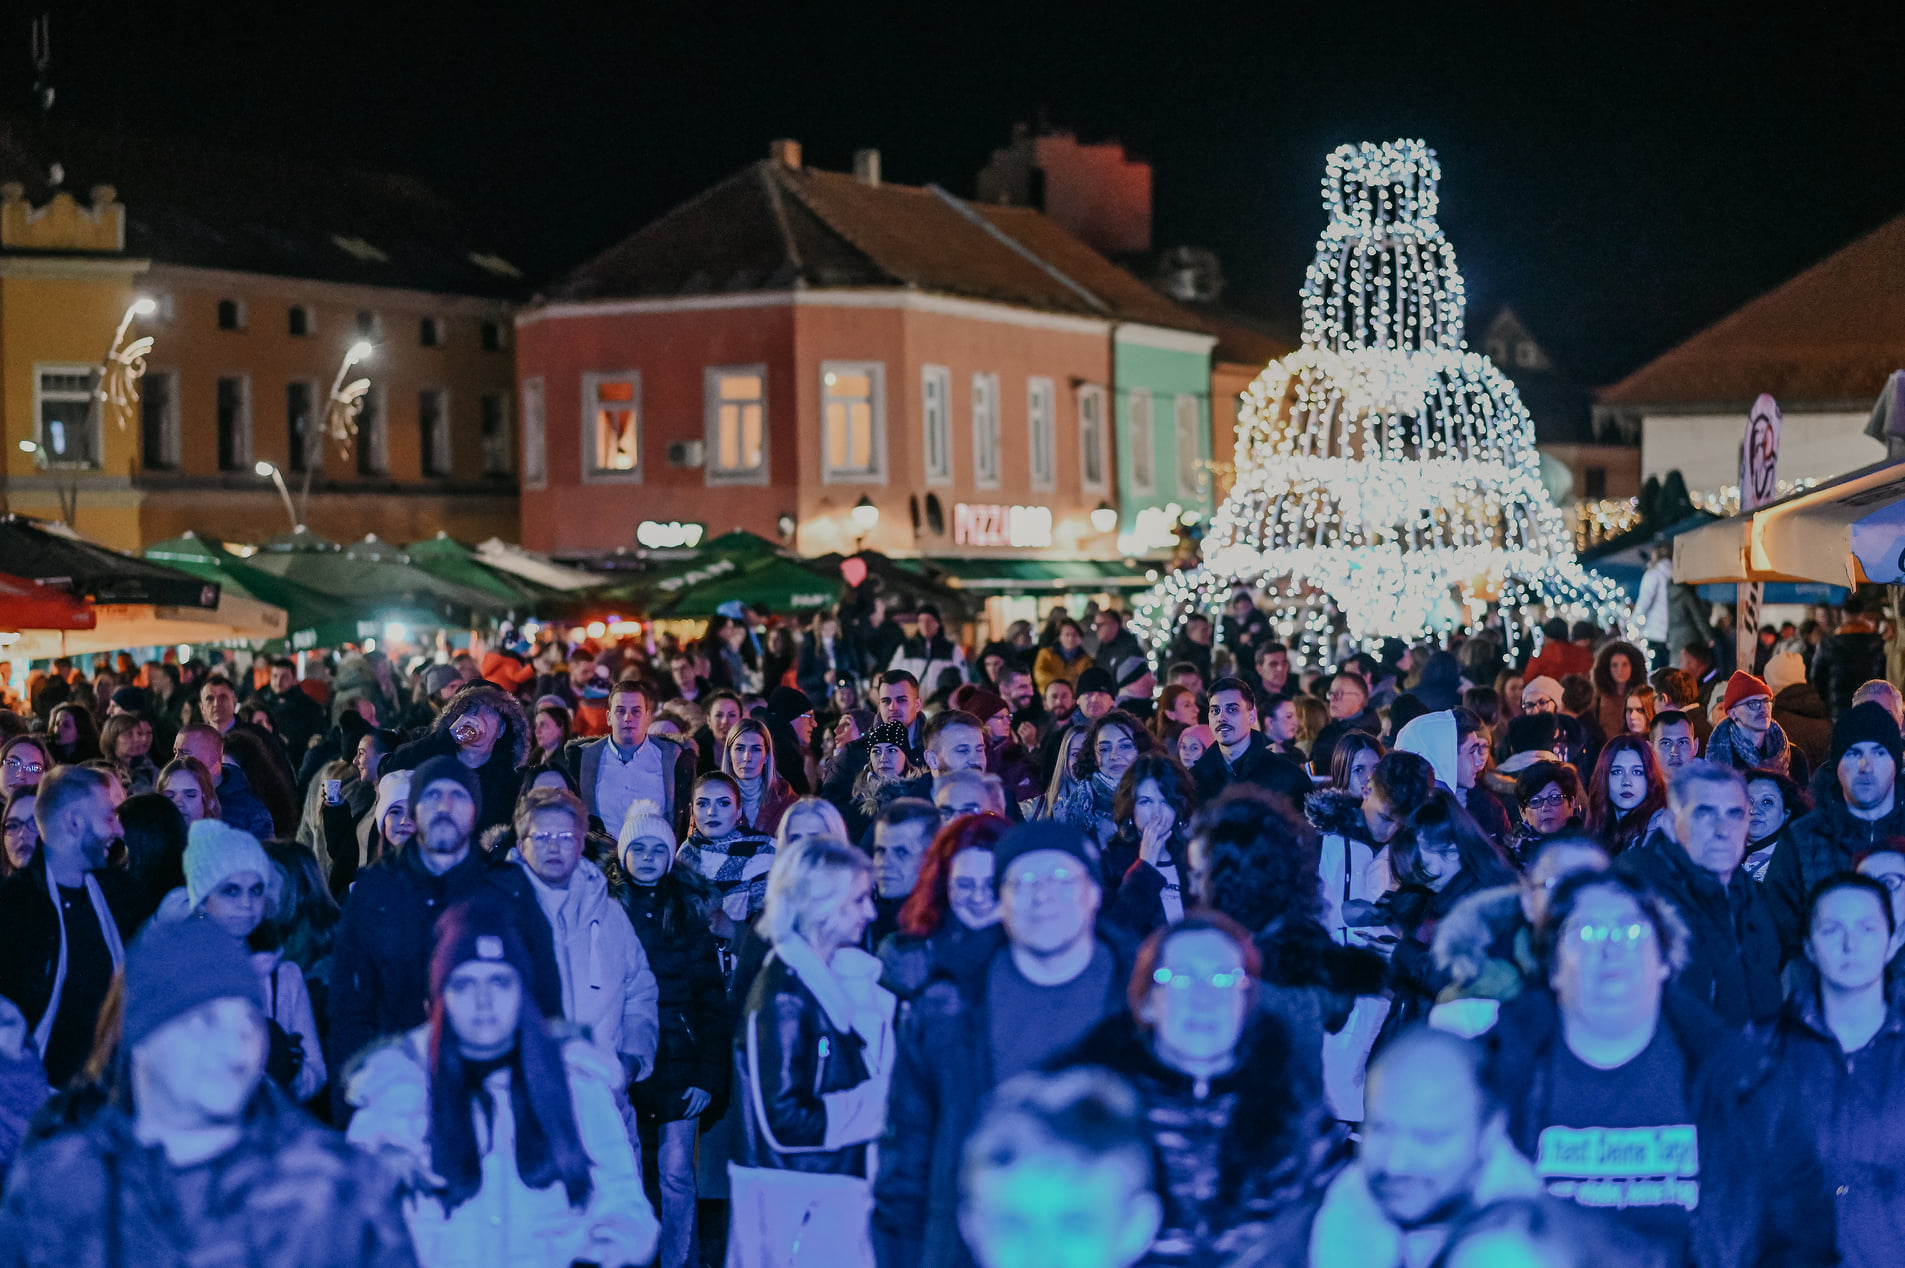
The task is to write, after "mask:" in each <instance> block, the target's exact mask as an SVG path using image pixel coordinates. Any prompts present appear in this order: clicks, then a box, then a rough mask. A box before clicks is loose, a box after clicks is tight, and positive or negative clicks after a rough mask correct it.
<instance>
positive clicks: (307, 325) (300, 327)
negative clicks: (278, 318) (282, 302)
mask: <svg viewBox="0 0 1905 1268" xmlns="http://www.w3.org/2000/svg"><path fill="white" fill-rule="evenodd" d="M286 320H287V322H288V324H289V327H290V330H291V333H292V335H294V336H296V337H297V338H300V339H302V338H304V337H306V336H308V335H310V334H311V333H312V332H313V331H315V330H316V329H317V323H316V322H315V321H314V320H312V317H311V310H310V309H308V308H306V307H305V306H304V305H303V304H293V305H291V309H290V311H289V313H288V314H287V315H286Z"/></svg>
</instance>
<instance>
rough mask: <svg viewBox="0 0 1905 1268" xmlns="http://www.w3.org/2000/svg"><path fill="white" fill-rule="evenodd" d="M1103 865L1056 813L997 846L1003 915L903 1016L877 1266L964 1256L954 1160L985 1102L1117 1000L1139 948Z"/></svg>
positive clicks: (1114, 1007) (879, 1208)
mask: <svg viewBox="0 0 1905 1268" xmlns="http://www.w3.org/2000/svg"><path fill="white" fill-rule="evenodd" d="M1099 872H1100V864H1099V860H1098V849H1097V847H1096V846H1095V845H1093V844H1092V843H1091V841H1090V840H1088V839H1087V838H1086V837H1085V835H1084V834H1083V833H1082V832H1079V831H1078V830H1077V829H1075V828H1071V827H1068V826H1066V825H1064V824H1060V823H1055V822H1052V821H1050V820H1040V821H1037V822H1033V823H1027V824H1022V825H1020V826H1019V827H1016V828H1014V829H1013V830H1012V831H1011V832H1008V833H1007V834H1006V835H1005V836H1003V837H1001V838H1000V839H999V843H998V845H997V846H995V847H994V849H993V877H994V884H995V885H996V887H997V890H998V900H999V924H998V925H996V926H994V927H992V928H988V929H983V930H975V931H973V932H972V933H971V934H970V935H969V937H968V939H967V940H966V942H965V943H964V945H963V946H962V948H961V950H960V952H959V954H958V956H957V957H956V958H955V959H953V960H951V961H950V962H948V963H946V964H944V965H942V967H941V976H940V977H938V978H936V979H935V980H934V981H933V982H932V983H931V984H929V985H928V986H927V987H926V989H925V991H924V992H922V993H921V995H920V997H919V999H918V1000H917V1001H916V1002H915V1003H914V1005H913V1007H912V1010H911V1011H910V1013H909V1014H908V1015H907V1017H906V1019H905V1021H904V1022H903V1023H902V1025H901V1029H900V1035H899V1060H898V1064H897V1066H896V1067H895V1069H894V1072H893V1092H892V1100H891V1104H890V1108H889V1110H888V1115H887V1137H886V1142H885V1148H883V1149H882V1150H881V1157H880V1175H879V1180H878V1182H877V1185H876V1189H875V1194H874V1197H875V1203H876V1209H875V1213H874V1217H873V1229H874V1237H875V1239H876V1241H877V1242H878V1243H879V1245H880V1251H881V1253H880V1262H881V1263H883V1264H920V1265H923V1266H924V1268H957V1266H959V1265H963V1264H965V1263H966V1262H968V1261H967V1259H966V1257H965V1253H964V1251H963V1249H962V1248H961V1242H960V1237H959V1232H958V1228H957V1226H956V1218H955V1217H956V1211H957V1209H958V1198H959V1159H960V1146H961V1144H962V1142H964V1140H965V1139H966V1137H967V1136H968V1135H969V1134H970V1133H971V1131H972V1129H973V1126H974V1124H975V1123H976V1122H977V1121H978V1115H979V1106H980V1102H981V1101H982V1100H983V1099H984V1098H985V1095H986V1093H987V1092H989V1091H991V1089H992V1088H993V1087H994V1086H996V1085H997V1084H999V1083H1001V1082H1003V1081H1005V1080H1006V1079H1009V1078H1011V1077H1012V1076H1013V1075H1016V1074H1019V1073H1022V1072H1024V1071H1027V1070H1033V1069H1037V1068H1038V1067H1039V1066H1041V1065H1042V1064H1043V1063H1044V1062H1046V1061H1048V1060H1049V1059H1051V1058H1052V1057H1054V1056H1056V1055H1058V1054H1059V1053H1060V1052H1063V1051H1065V1050H1067V1049H1069V1048H1071V1047H1072V1046H1073V1045H1074V1044H1076V1043H1077V1042H1078V1041H1079V1040H1081V1039H1083V1038H1084V1037H1085V1034H1086V1033H1087V1032H1088V1031H1090V1030H1091V1028H1092V1027H1093V1026H1095V1025H1097V1024H1098V1022H1099V1021H1101V1020H1102V1019H1103V1018H1105V1017H1107V1016H1110V1015H1112V1014H1114V1013H1116V1012H1119V1011H1120V1010H1122V1009H1123V1007H1124V988H1125V984H1126V983H1127V982H1129V981H1130V978H1131V964H1132V960H1133V958H1134V956H1133V949H1132V948H1131V947H1130V946H1129V945H1128V944H1126V943H1125V942H1123V941H1122V940H1117V941H1114V940H1113V937H1115V935H1113V936H1107V935H1105V934H1102V933H1100V931H1099V928H1098V923H1097V917H1098V910H1099V906H1100V903H1101V902H1102V898H1103V895H1102V893H1101V891H1100V889H1099Z"/></svg>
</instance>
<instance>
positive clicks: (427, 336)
mask: <svg viewBox="0 0 1905 1268" xmlns="http://www.w3.org/2000/svg"><path fill="white" fill-rule="evenodd" d="M448 336H449V331H448V329H447V328H446V327H445V325H444V322H443V319H442V318H441V317H425V318H423V319H421V320H420V321H418V322H417V343H418V345H419V346H420V347H425V348H441V347H442V346H443V343H444V340H445V339H446V338H448Z"/></svg>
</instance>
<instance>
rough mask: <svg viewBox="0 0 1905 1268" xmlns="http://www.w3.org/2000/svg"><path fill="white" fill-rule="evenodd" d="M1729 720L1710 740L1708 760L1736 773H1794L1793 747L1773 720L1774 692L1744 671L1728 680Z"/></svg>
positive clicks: (1723, 702) (1725, 702)
mask: <svg viewBox="0 0 1905 1268" xmlns="http://www.w3.org/2000/svg"><path fill="white" fill-rule="evenodd" d="M1720 703H1721V707H1722V709H1723V711H1724V712H1725V713H1726V718H1725V720H1724V721H1722V722H1721V723H1720V725H1718V726H1716V727H1714V728H1713V734H1712V735H1710V736H1708V737H1707V754H1706V756H1707V760H1708V761H1709V762H1713V763H1716V764H1717V765H1720V766H1731V767H1732V768H1733V769H1735V770H1770V771H1778V772H1779V773H1780V774H1782V775H1785V774H1788V773H1790V771H1791V770H1792V760H1793V759H1792V745H1791V744H1789V743H1788V742H1787V740H1786V732H1785V730H1784V729H1783V728H1781V726H1780V725H1779V723H1777V722H1775V721H1773V691H1772V688H1770V687H1768V686H1767V685H1766V683H1765V682H1764V681H1762V680H1761V679H1758V678H1755V677H1754V676H1753V675H1751V674H1749V673H1747V672H1746V671H1745V670H1744V669H1741V670H1736V671H1735V672H1734V674H1733V676H1732V677H1731V678H1729V679H1727V683H1726V695H1725V696H1723V697H1722V698H1721V701H1720Z"/></svg>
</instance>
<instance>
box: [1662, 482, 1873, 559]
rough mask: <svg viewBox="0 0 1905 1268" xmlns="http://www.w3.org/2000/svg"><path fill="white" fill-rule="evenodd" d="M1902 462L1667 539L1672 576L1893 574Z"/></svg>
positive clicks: (1831, 483) (1816, 487)
mask: <svg viewBox="0 0 1905 1268" xmlns="http://www.w3.org/2000/svg"><path fill="white" fill-rule="evenodd" d="M1897 506H1905V463H1890V462H1888V463H1881V464H1879V465H1877V466H1872V467H1865V468H1862V469H1860V470H1858V471H1854V472H1851V473H1850V474H1848V475H1844V476H1841V477H1839V478H1838V479H1837V480H1833V481H1831V482H1829V483H1827V484H1821V485H1817V486H1815V487H1813V488H1810V489H1807V490H1805V491H1803V492H1800V493H1795V494H1793V495H1792V496H1790V497H1787V498H1783V499H1781V500H1780V501H1778V502H1773V503H1770V504H1768V505H1766V506H1762V507H1760V508H1759V509H1758V510H1756V511H1752V512H1749V513H1746V514H1743V515H1735V516H1733V517H1732V518H1731V519H1724V520H1715V521H1714V522H1713V523H1711V524H1707V525H1703V526H1702V527H1700V528H1696V529H1694V530H1692V531H1691V532H1687V533H1682V534H1681V535H1680V536H1678V537H1676V538H1674V552H1673V569H1674V580H1675V581H1683V582H1686V583H1688V584H1690V585H1704V584H1707V583H1709V582H1725V581H1820V582H1824V583H1826V584H1827V585H1834V586H1857V585H1858V584H1859V583H1860V582H1861V581H1895V580H1897V579H1898V578H1899V575H1900V571H1901V569H1900V563H1901V561H1900V559H1899V558H1898V551H1899V538H1900V530H1899V528H1898V527H1895V526H1894V521H1895V520H1897V519H1898V518H1899V516H1898V515H1897V514H1896V513H1892V512H1891V510H1890V508H1893V507H1897Z"/></svg>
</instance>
